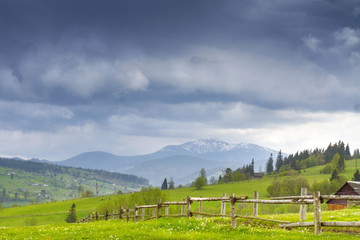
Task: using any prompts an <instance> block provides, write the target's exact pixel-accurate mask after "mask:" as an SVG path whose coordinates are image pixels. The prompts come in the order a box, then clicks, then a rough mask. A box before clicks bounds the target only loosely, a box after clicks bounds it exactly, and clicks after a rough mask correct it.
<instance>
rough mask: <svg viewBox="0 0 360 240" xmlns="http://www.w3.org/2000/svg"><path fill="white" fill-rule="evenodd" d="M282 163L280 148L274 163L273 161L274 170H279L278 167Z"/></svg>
mask: <svg viewBox="0 0 360 240" xmlns="http://www.w3.org/2000/svg"><path fill="white" fill-rule="evenodd" d="M283 164H284V160H283V157H282V154H281V150H280V151H279V153H278V155H277V158H276V163H275V170H276V172H279V171H280V168H281V167H282V165H283Z"/></svg>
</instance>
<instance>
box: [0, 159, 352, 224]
mask: <svg viewBox="0 0 360 240" xmlns="http://www.w3.org/2000/svg"><path fill="white" fill-rule="evenodd" d="M321 168H322V167H321V166H320V167H313V168H309V169H307V170H306V171H305V172H304V173H302V174H301V175H302V176H305V177H306V178H307V179H309V182H310V183H312V182H313V181H315V180H316V181H322V180H323V179H328V178H329V177H330V175H321V174H319V170H320V169H321ZM354 171H355V161H354V160H350V161H346V171H345V173H344V175H345V176H346V177H347V179H348V180H350V179H351V177H352V175H353V173H354ZM273 179H274V176H266V177H264V178H263V179H257V180H252V181H243V182H239V183H232V184H222V185H210V186H206V187H204V189H202V190H196V189H195V188H182V189H175V190H168V191H166V193H167V195H168V199H169V200H170V201H175V200H177V201H178V200H182V199H183V198H186V196H188V195H189V196H193V197H199V196H203V197H214V196H221V195H222V193H226V194H227V195H229V194H230V193H235V195H237V196H240V195H245V196H249V197H250V198H252V196H253V192H254V191H255V190H257V191H259V194H260V198H266V195H267V193H266V188H267V186H268V185H269V184H270V183H271V182H272V181H273ZM115 198H117V196H106V197H96V198H89V199H77V200H68V201H61V202H54V203H47V204H38V205H29V206H24V207H16V208H5V209H2V210H1V212H0V226H24V225H25V224H26V221H28V220H29V219H31V218H36V222H37V225H43V224H60V223H63V222H64V219H65V216H66V214H67V212H68V211H69V208H70V206H71V204H72V202H75V203H76V206H77V213H78V217H79V218H81V217H83V216H84V215H86V214H87V213H91V212H93V211H95V209H96V208H97V207H98V206H99V205H101V204H104V202H105V201H107V200H108V199H115ZM260 206H261V205H260ZM294 207H295V208H297V206H294ZM196 208H197V205H196V204H194V206H193V210H194V211H196ZM206 210H210V211H212V210H213V211H220V203H210V204H207V205H205V204H204V211H206ZM274 212H277V210H274ZM260 213H261V212H260Z"/></svg>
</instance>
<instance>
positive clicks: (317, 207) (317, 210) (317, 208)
mask: <svg viewBox="0 0 360 240" xmlns="http://www.w3.org/2000/svg"><path fill="white" fill-rule="evenodd" d="M314 231H315V234H316V235H320V234H321V202H320V192H319V191H316V192H314Z"/></svg>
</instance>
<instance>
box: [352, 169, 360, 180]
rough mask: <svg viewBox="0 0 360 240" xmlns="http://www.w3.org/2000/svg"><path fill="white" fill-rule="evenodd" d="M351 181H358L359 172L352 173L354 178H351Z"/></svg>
mask: <svg viewBox="0 0 360 240" xmlns="http://www.w3.org/2000/svg"><path fill="white" fill-rule="evenodd" d="M352 180H353V181H360V172H359V170H356V172H355V173H354V176H353V178H352Z"/></svg>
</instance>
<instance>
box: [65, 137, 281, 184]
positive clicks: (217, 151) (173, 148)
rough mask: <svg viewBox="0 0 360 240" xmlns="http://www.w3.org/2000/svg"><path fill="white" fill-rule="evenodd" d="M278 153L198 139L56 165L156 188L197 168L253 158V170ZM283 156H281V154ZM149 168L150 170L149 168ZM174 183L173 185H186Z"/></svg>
mask: <svg viewBox="0 0 360 240" xmlns="http://www.w3.org/2000/svg"><path fill="white" fill-rule="evenodd" d="M271 153H272V154H273V155H274V156H276V154H277V153H278V151H275V150H272V149H269V148H266V147H262V146H259V145H256V144H250V143H238V144H231V143H227V142H225V141H221V140H219V139H199V140H196V141H190V142H186V143H184V144H180V145H169V146H166V147H164V148H162V149H160V150H159V151H157V152H154V153H151V154H146V155H139V156H116V155H113V154H109V153H105V152H88V153H83V154H79V155H77V156H75V157H72V158H70V159H67V160H64V161H61V162H58V164H60V165H66V166H75V167H83V168H93V169H103V170H108V171H116V172H120V173H129V174H135V175H138V176H141V177H145V178H148V179H149V180H150V183H151V184H154V185H156V186H158V185H159V184H161V182H159V179H164V178H165V177H167V178H173V179H177V180H179V181H180V179H186V177H187V176H190V175H197V174H198V172H199V171H200V169H201V168H205V169H206V170H207V171H211V170H212V169H214V168H217V169H218V168H223V169H225V168H227V167H230V168H232V169H236V168H239V167H242V166H243V165H245V164H250V162H251V160H252V159H254V162H255V170H256V171H257V170H258V169H259V166H262V167H263V168H262V169H264V166H265V163H266V161H267V159H268V158H269V156H270V154H271ZM284 156H285V154H284ZM182 162H183V164H186V169H187V170H186V171H179V170H180V169H181V167H179V164H180V165H181V163H182ZM149 166H151V169H149ZM186 183H187V182H177V183H176V184H186Z"/></svg>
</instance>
